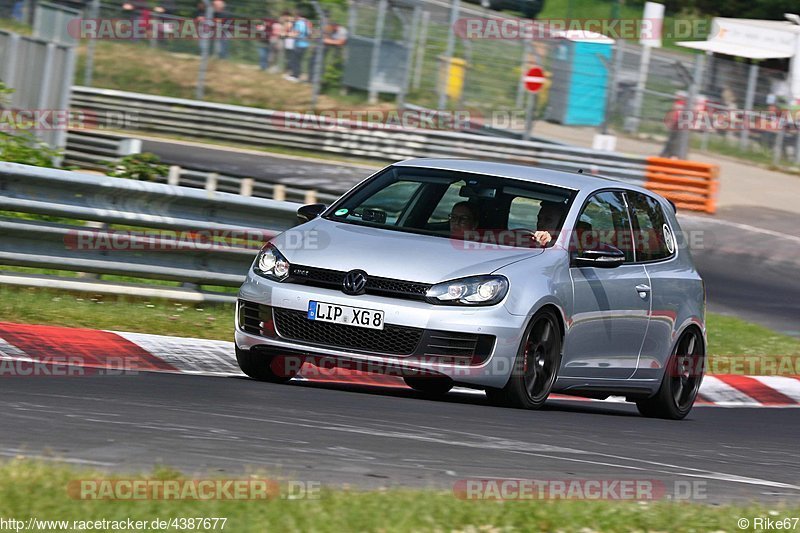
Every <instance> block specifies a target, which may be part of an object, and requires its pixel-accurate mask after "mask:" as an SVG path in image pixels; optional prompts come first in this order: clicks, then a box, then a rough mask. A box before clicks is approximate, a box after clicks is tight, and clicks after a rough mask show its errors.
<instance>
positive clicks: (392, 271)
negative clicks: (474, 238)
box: [271, 218, 543, 283]
mask: <svg viewBox="0 0 800 533" xmlns="http://www.w3.org/2000/svg"><path fill="white" fill-rule="evenodd" d="M271 242H272V243H273V244H274V245H275V246H276V247H277V248H278V250H280V251H281V253H282V254H283V255H284V256H285V257H286V259H288V260H289V262H290V263H292V264H296V265H303V266H313V267H317V268H325V269H330V270H340V271H345V272H346V271H349V270H354V269H360V270H364V271H365V272H366V273H367V274H369V275H371V276H377V277H382V278H393V279H401V280H406V281H416V282H419V283H438V282H440V281H446V280H450V279H455V278H460V277H464V276H472V275H478V274H490V273H492V272H494V271H495V270H497V269H498V268H501V267H503V266H505V265H508V264H510V263H513V262H515V261H519V260H521V259H526V258H528V257H532V256H535V255H539V254H541V253H542V252H543V249H541V248H514V247H511V246H481V245H478V244H476V243H464V242H463V241H457V240H451V239H446V238H443V237H433V236H429V235H418V234H414V233H404V232H401V231H392V230H384V229H379V228H371V227H365V226H357V225H354V224H346V223H341V222H333V221H330V220H326V219H322V218H317V219H315V220H312V221H310V222H307V223H305V224H303V225H301V226H297V227H296V228H293V229H290V230H288V231H285V232H284V233H281V234H280V235H278V236H277V237H275V238H274V239H272V241H271Z"/></svg>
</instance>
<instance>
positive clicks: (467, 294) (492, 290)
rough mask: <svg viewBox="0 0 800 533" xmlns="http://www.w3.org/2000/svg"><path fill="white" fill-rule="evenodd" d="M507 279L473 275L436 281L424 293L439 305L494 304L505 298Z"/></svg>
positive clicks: (430, 300)
mask: <svg viewBox="0 0 800 533" xmlns="http://www.w3.org/2000/svg"><path fill="white" fill-rule="evenodd" d="M507 292H508V280H507V279H506V278H505V277H503V276H475V277H471V278H463V279H456V280H453V281H445V282H444V283H437V284H436V285H434V286H433V287H431V288H430V289H428V292H427V293H426V294H425V297H426V298H427V299H428V301H429V302H430V303H433V304H439V305H494V304H496V303H497V302H499V301H501V300H502V299H503V298H505V296H506V293H507Z"/></svg>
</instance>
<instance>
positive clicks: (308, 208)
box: [297, 204, 328, 223]
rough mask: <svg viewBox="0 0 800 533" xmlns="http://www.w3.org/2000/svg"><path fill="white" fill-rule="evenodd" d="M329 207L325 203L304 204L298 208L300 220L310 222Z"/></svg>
mask: <svg viewBox="0 0 800 533" xmlns="http://www.w3.org/2000/svg"><path fill="white" fill-rule="evenodd" d="M327 208H328V206H326V205H325V204H309V205H304V206H303V207H301V208H300V209H298V210H297V218H298V220H300V222H301V223H302V222H308V221H309V220H313V219H315V218H317V217H318V216H320V215H321V214H322V212H323V211H325V210H326V209H327Z"/></svg>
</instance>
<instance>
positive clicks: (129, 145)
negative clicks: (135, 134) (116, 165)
mask: <svg viewBox="0 0 800 533" xmlns="http://www.w3.org/2000/svg"><path fill="white" fill-rule="evenodd" d="M141 153H142V140H141V139H121V140H120V141H119V146H118V147H117V155H120V156H126V155H133V154H141Z"/></svg>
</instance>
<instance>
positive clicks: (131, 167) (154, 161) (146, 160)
mask: <svg viewBox="0 0 800 533" xmlns="http://www.w3.org/2000/svg"><path fill="white" fill-rule="evenodd" d="M160 163H161V159H160V158H159V157H158V156H157V155H155V154H151V153H148V152H144V153H141V154H132V155H127V156H125V157H123V158H122V159H119V160H117V161H111V162H109V163H108V167H109V169H110V170H109V171H108V172H107V174H108V175H109V176H113V177H115V178H127V179H131V180H142V181H155V180H156V178H161V177H164V176H166V175H167V173H168V172H169V167H168V166H167V165H162V164H160Z"/></svg>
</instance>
